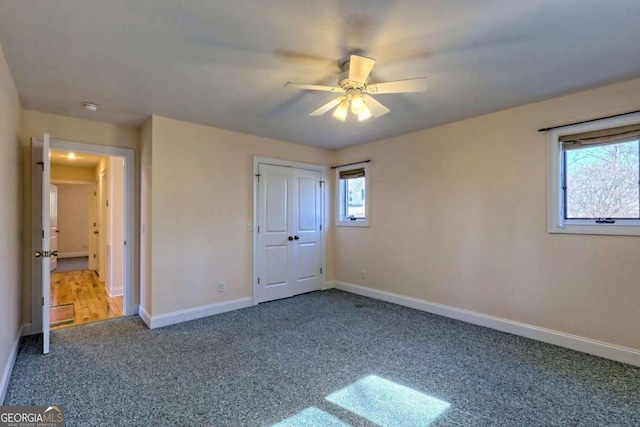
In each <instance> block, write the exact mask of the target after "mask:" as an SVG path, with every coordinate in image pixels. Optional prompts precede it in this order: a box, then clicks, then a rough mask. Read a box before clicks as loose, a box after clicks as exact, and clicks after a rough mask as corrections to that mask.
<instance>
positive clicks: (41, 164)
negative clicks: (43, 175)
mask: <svg viewBox="0 0 640 427" xmlns="http://www.w3.org/2000/svg"><path fill="white" fill-rule="evenodd" d="M36 165H40V166H42V172H44V162H38V163H36Z"/></svg>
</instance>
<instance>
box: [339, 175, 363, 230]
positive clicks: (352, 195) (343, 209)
mask: <svg viewBox="0 0 640 427" xmlns="http://www.w3.org/2000/svg"><path fill="white" fill-rule="evenodd" d="M336 178H337V181H338V185H337V188H338V191H337V193H338V201H337V203H336V204H337V206H338V212H337V215H338V216H337V221H336V225H339V226H353V227H368V226H369V214H370V213H369V193H368V191H369V164H368V163H357V164H354V165H349V166H341V167H339V168H336Z"/></svg>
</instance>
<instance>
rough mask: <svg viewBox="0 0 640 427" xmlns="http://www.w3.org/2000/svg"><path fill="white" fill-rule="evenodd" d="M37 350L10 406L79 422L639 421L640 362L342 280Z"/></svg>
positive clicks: (23, 350) (56, 337) (113, 324)
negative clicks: (374, 294) (390, 297)
mask: <svg viewBox="0 0 640 427" xmlns="http://www.w3.org/2000/svg"><path fill="white" fill-rule="evenodd" d="M39 351H40V344H39V340H38V337H28V338H25V339H23V341H22V342H21V344H20V349H19V354H18V358H17V361H16V364H15V367H14V370H13V374H12V377H11V381H10V384H9V390H8V393H7V397H6V401H5V404H6V405H27V404H38V405H51V404H57V405H63V406H64V409H65V416H66V420H67V426H76V425H101V426H123V425H127V426H129V425H131V426H186V425H188V426H201V425H212V426H271V425H274V424H278V423H280V424H279V425H280V426H316V425H317V426H345V425H351V426H376V425H382V426H392V427H400V426H411V425H416V426H417V425H432V426H590V427H591V426H638V425H640V368H636V367H632V366H629V365H624V364H621V363H617V362H612V361H609V360H605V359H601V358H597V357H593V356H589V355H585V354H581V353H577V352H574V351H571V350H567V349H563V348H560V347H555V346H552V345H548V344H544V343H540V342H536V341H532V340H529V339H526V338H521V337H518V336H514V335H509V334H505V333H501V332H497V331H493V330H490V329H485V328H482V327H479V326H474V325H470V324H466V323H463V322H458V321H454V320H450V319H447V318H443V317H439V316H435V315H431V314H427V313H423V312H420V311H415V310H411V309H408V308H404V307H400V306H397V305H393V304H388V303H384V302H379V301H376V300H372V299H368V298H364V297H361V296H357V295H352V294H348V293H344V292H340V291H337V290H331V291H326V292H314V293H310V294H306V295H300V296H297V297H294V298H290V299H286V300H280V301H275V302H271V303H266V304H261V305H259V306H256V307H251V308H247V309H243V310H238V311H235V312H230V313H226V314H221V315H218V316H213V317H209V318H205V319H200V320H195V321H192V322H188V323H183V324H179V325H174V326H170V327H166V328H162V329H156V330H148V329H147V328H146V327H145V326H144V325H143V323H142V321H141V320H140V319H139V318H138V317H130V318H124V319H116V320H110V321H105V322H100V323H93V324H89V325H86V326H81V327H75V328H69V329H63V330H59V331H53V332H52V352H51V354H49V355H48V356H42V355H40V354H38V353H39ZM431 421H433V422H432V423H431V424H429V423H430V422H431Z"/></svg>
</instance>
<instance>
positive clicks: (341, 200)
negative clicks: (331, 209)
mask: <svg viewBox="0 0 640 427" xmlns="http://www.w3.org/2000/svg"><path fill="white" fill-rule="evenodd" d="M353 169H364V206H365V218H364V219H355V220H350V219H344V218H345V216H346V215H345V200H346V192H345V188H344V187H345V186H344V185H343V184H342V182H341V181H342V180H341V179H340V172H341V171H348V170H353ZM335 173H336V175H335V176H336V226H338V227H369V224H370V220H371V203H370V198H371V196H370V194H371V187H370V185H369V183H370V182H371V180H370V179H369V178H370V176H369V162H361V163H354V164H352V165H348V166H340V167H337V168H336V170H335Z"/></svg>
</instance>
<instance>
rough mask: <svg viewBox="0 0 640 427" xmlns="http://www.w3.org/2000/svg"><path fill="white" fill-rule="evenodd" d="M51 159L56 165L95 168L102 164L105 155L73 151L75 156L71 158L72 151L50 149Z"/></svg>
mask: <svg viewBox="0 0 640 427" xmlns="http://www.w3.org/2000/svg"><path fill="white" fill-rule="evenodd" d="M49 154H50V157H49V161H50V162H51V164H52V165H54V166H70V167H76V168H95V167H96V166H98V165H99V164H100V161H101V160H102V159H103V158H104V156H97V155H95V154H85V153H73V155H74V156H75V157H74V158H69V154H71V152H70V151H60V150H50V151H49Z"/></svg>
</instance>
